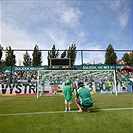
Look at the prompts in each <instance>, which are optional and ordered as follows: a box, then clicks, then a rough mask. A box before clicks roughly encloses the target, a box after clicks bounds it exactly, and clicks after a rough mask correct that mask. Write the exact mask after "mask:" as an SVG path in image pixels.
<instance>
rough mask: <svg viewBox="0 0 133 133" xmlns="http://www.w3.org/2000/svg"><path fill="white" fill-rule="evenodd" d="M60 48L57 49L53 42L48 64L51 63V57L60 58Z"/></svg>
mask: <svg viewBox="0 0 133 133" xmlns="http://www.w3.org/2000/svg"><path fill="white" fill-rule="evenodd" d="M58 56H59V50H56V48H55V45H54V44H53V47H52V50H50V51H48V57H47V59H48V65H50V58H58Z"/></svg>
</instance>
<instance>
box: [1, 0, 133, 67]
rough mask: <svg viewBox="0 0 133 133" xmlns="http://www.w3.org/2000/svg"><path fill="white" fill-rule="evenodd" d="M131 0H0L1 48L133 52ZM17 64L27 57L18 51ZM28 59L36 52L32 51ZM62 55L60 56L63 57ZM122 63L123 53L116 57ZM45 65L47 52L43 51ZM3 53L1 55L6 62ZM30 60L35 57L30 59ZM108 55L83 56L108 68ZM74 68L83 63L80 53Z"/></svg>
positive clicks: (89, 53) (86, 54) (85, 60)
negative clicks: (104, 64)
mask: <svg viewBox="0 0 133 133" xmlns="http://www.w3.org/2000/svg"><path fill="white" fill-rule="evenodd" d="M132 3H133V2H132V0H1V2H0V44H1V45H2V46H3V48H4V49H6V48H7V47H9V46H11V48H12V49H24V50H26V49H27V50H28V49H30V50H32V49H34V47H35V45H38V47H39V49H40V50H51V49H52V46H53V44H54V45H55V47H56V49H59V50H65V49H68V48H69V46H71V45H72V44H76V47H77V50H93V49H94V50H106V49H107V47H108V45H109V44H112V46H113V48H114V49H115V50H133V43H132V42H133V41H132V31H133V28H132V14H133V10H132V8H133V4H132ZM14 53H15V55H16V59H17V65H23V63H22V62H23V54H24V53H25V52H21V51H17V52H16V51H15V52H14ZM29 54H30V56H31V55H32V52H29ZM60 54H61V52H60ZM116 54H117V56H118V59H120V58H121V57H122V55H123V54H124V53H122V52H119V53H117V52H116ZM42 57H43V58H42V61H43V63H42V65H47V52H42ZM4 58H5V53H3V59H4ZM31 58H32V56H31ZM104 59H105V53H104V52H83V62H84V63H104ZM75 64H76V65H78V64H81V52H77V58H76V62H75Z"/></svg>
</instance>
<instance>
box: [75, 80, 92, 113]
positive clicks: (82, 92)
mask: <svg viewBox="0 0 133 133" xmlns="http://www.w3.org/2000/svg"><path fill="white" fill-rule="evenodd" d="M75 103H76V105H77V106H78V108H79V110H78V112H82V108H81V107H85V108H87V112H90V108H91V107H92V106H93V100H92V97H91V94H90V90H89V89H88V88H85V87H84V83H83V82H82V81H79V82H78V89H77V93H76V98H75Z"/></svg>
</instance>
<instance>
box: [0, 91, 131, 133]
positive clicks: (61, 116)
mask: <svg viewBox="0 0 133 133" xmlns="http://www.w3.org/2000/svg"><path fill="white" fill-rule="evenodd" d="M74 98H75V96H73V103H72V106H71V108H72V110H74V111H76V110H77V107H76V105H75V103H74ZM92 98H93V101H94V106H93V107H92V109H91V110H92V112H91V113H87V112H86V110H84V111H83V112H82V113H78V112H70V113H65V112H62V113H42V114H29V115H11V116H2V115H1V116H0V133H132V132H133V110H99V109H108V108H131V107H133V93H120V94H118V96H115V95H110V94H93V95H92ZM54 111H55V112H57V111H64V98H63V96H43V97H40V98H38V99H37V98H36V97H35V96H23V97H22V96H18V97H0V114H14V113H32V112H54Z"/></svg>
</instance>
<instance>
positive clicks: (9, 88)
mask: <svg viewBox="0 0 133 133" xmlns="http://www.w3.org/2000/svg"><path fill="white" fill-rule="evenodd" d="M36 92H37V85H36V83H17V84H0V94H34V93H36Z"/></svg>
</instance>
